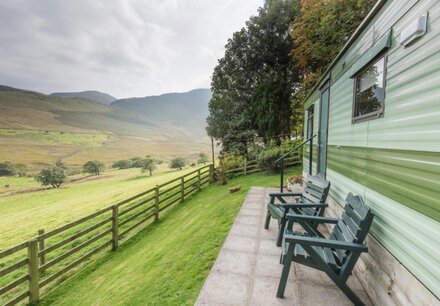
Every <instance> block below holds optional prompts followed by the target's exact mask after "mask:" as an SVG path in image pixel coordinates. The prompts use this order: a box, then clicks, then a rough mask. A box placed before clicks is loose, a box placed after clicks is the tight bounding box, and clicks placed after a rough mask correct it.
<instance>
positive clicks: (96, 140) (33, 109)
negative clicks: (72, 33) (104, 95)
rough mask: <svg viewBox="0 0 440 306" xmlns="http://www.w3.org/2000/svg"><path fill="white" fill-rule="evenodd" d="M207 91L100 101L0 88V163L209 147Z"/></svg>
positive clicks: (76, 160)
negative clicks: (109, 102)
mask: <svg viewBox="0 0 440 306" xmlns="http://www.w3.org/2000/svg"><path fill="white" fill-rule="evenodd" d="M209 97H210V92H209V90H206V89H205V90H194V91H191V92H188V93H180V94H179V93H174V94H166V95H162V96H155V97H145V98H132V99H123V100H117V101H115V102H113V103H112V104H111V105H104V104H102V103H98V102H95V101H91V100H86V99H83V98H65V97H59V96H56V95H44V94H40V93H35V92H29V91H23V90H0V161H4V160H10V161H13V162H20V163H25V164H33V165H36V167H37V168H38V167H41V165H44V164H50V163H53V162H55V161H56V160H58V159H62V160H63V161H64V162H66V163H67V164H70V165H78V166H79V165H81V163H83V162H84V161H86V160H90V159H99V160H102V161H104V162H112V161H115V160H117V159H121V158H128V157H131V156H134V155H140V156H143V155H147V154H149V155H152V156H157V157H158V158H160V159H162V160H167V159H169V158H171V157H173V156H176V155H186V156H192V155H194V156H195V155H197V153H199V152H207V151H208V150H209V145H208V138H207V136H206V133H205V125H206V124H205V118H206V117H207V114H208V101H209Z"/></svg>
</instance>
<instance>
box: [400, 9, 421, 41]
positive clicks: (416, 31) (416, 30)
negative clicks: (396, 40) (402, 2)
mask: <svg viewBox="0 0 440 306" xmlns="http://www.w3.org/2000/svg"><path fill="white" fill-rule="evenodd" d="M427 26H428V12H426V13H425V14H423V15H422V16H419V17H418V18H417V19H416V20H414V21H413V22H411V23H410V24H409V25H407V26H406V28H405V29H403V31H402V32H401V33H400V44H401V45H403V46H404V47H407V46H408V45H409V44H410V43H411V42H413V41H414V40H415V39H416V38H419V37H421V36H423V35H425V33H426V29H427Z"/></svg>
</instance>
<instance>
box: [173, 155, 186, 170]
mask: <svg viewBox="0 0 440 306" xmlns="http://www.w3.org/2000/svg"><path fill="white" fill-rule="evenodd" d="M185 166H186V159H185V158H183V157H176V158H174V159H172V160H171V163H170V168H171V169H179V170H182V168H183V167H185Z"/></svg>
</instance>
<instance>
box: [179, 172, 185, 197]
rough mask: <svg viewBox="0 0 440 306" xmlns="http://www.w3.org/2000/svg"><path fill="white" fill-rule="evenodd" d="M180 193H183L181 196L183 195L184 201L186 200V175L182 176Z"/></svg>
mask: <svg viewBox="0 0 440 306" xmlns="http://www.w3.org/2000/svg"><path fill="white" fill-rule="evenodd" d="M180 193H181V195H180V196H181V197H182V202H183V201H185V177H184V176H182V177H181V178H180Z"/></svg>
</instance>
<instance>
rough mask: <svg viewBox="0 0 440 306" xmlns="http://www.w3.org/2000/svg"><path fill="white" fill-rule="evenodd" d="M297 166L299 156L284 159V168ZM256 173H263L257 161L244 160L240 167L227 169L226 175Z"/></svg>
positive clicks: (299, 162)
mask: <svg viewBox="0 0 440 306" xmlns="http://www.w3.org/2000/svg"><path fill="white" fill-rule="evenodd" d="M299 164H301V158H300V156H299V155H293V156H291V157H289V158H286V159H285V166H286V167H291V166H296V165H299ZM258 171H264V169H263V168H261V166H260V165H259V163H258V161H256V160H251V161H248V160H246V159H244V161H243V163H242V164H241V165H236V166H235V167H234V168H232V169H227V170H226V174H231V175H246V174H250V173H254V172H258Z"/></svg>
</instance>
